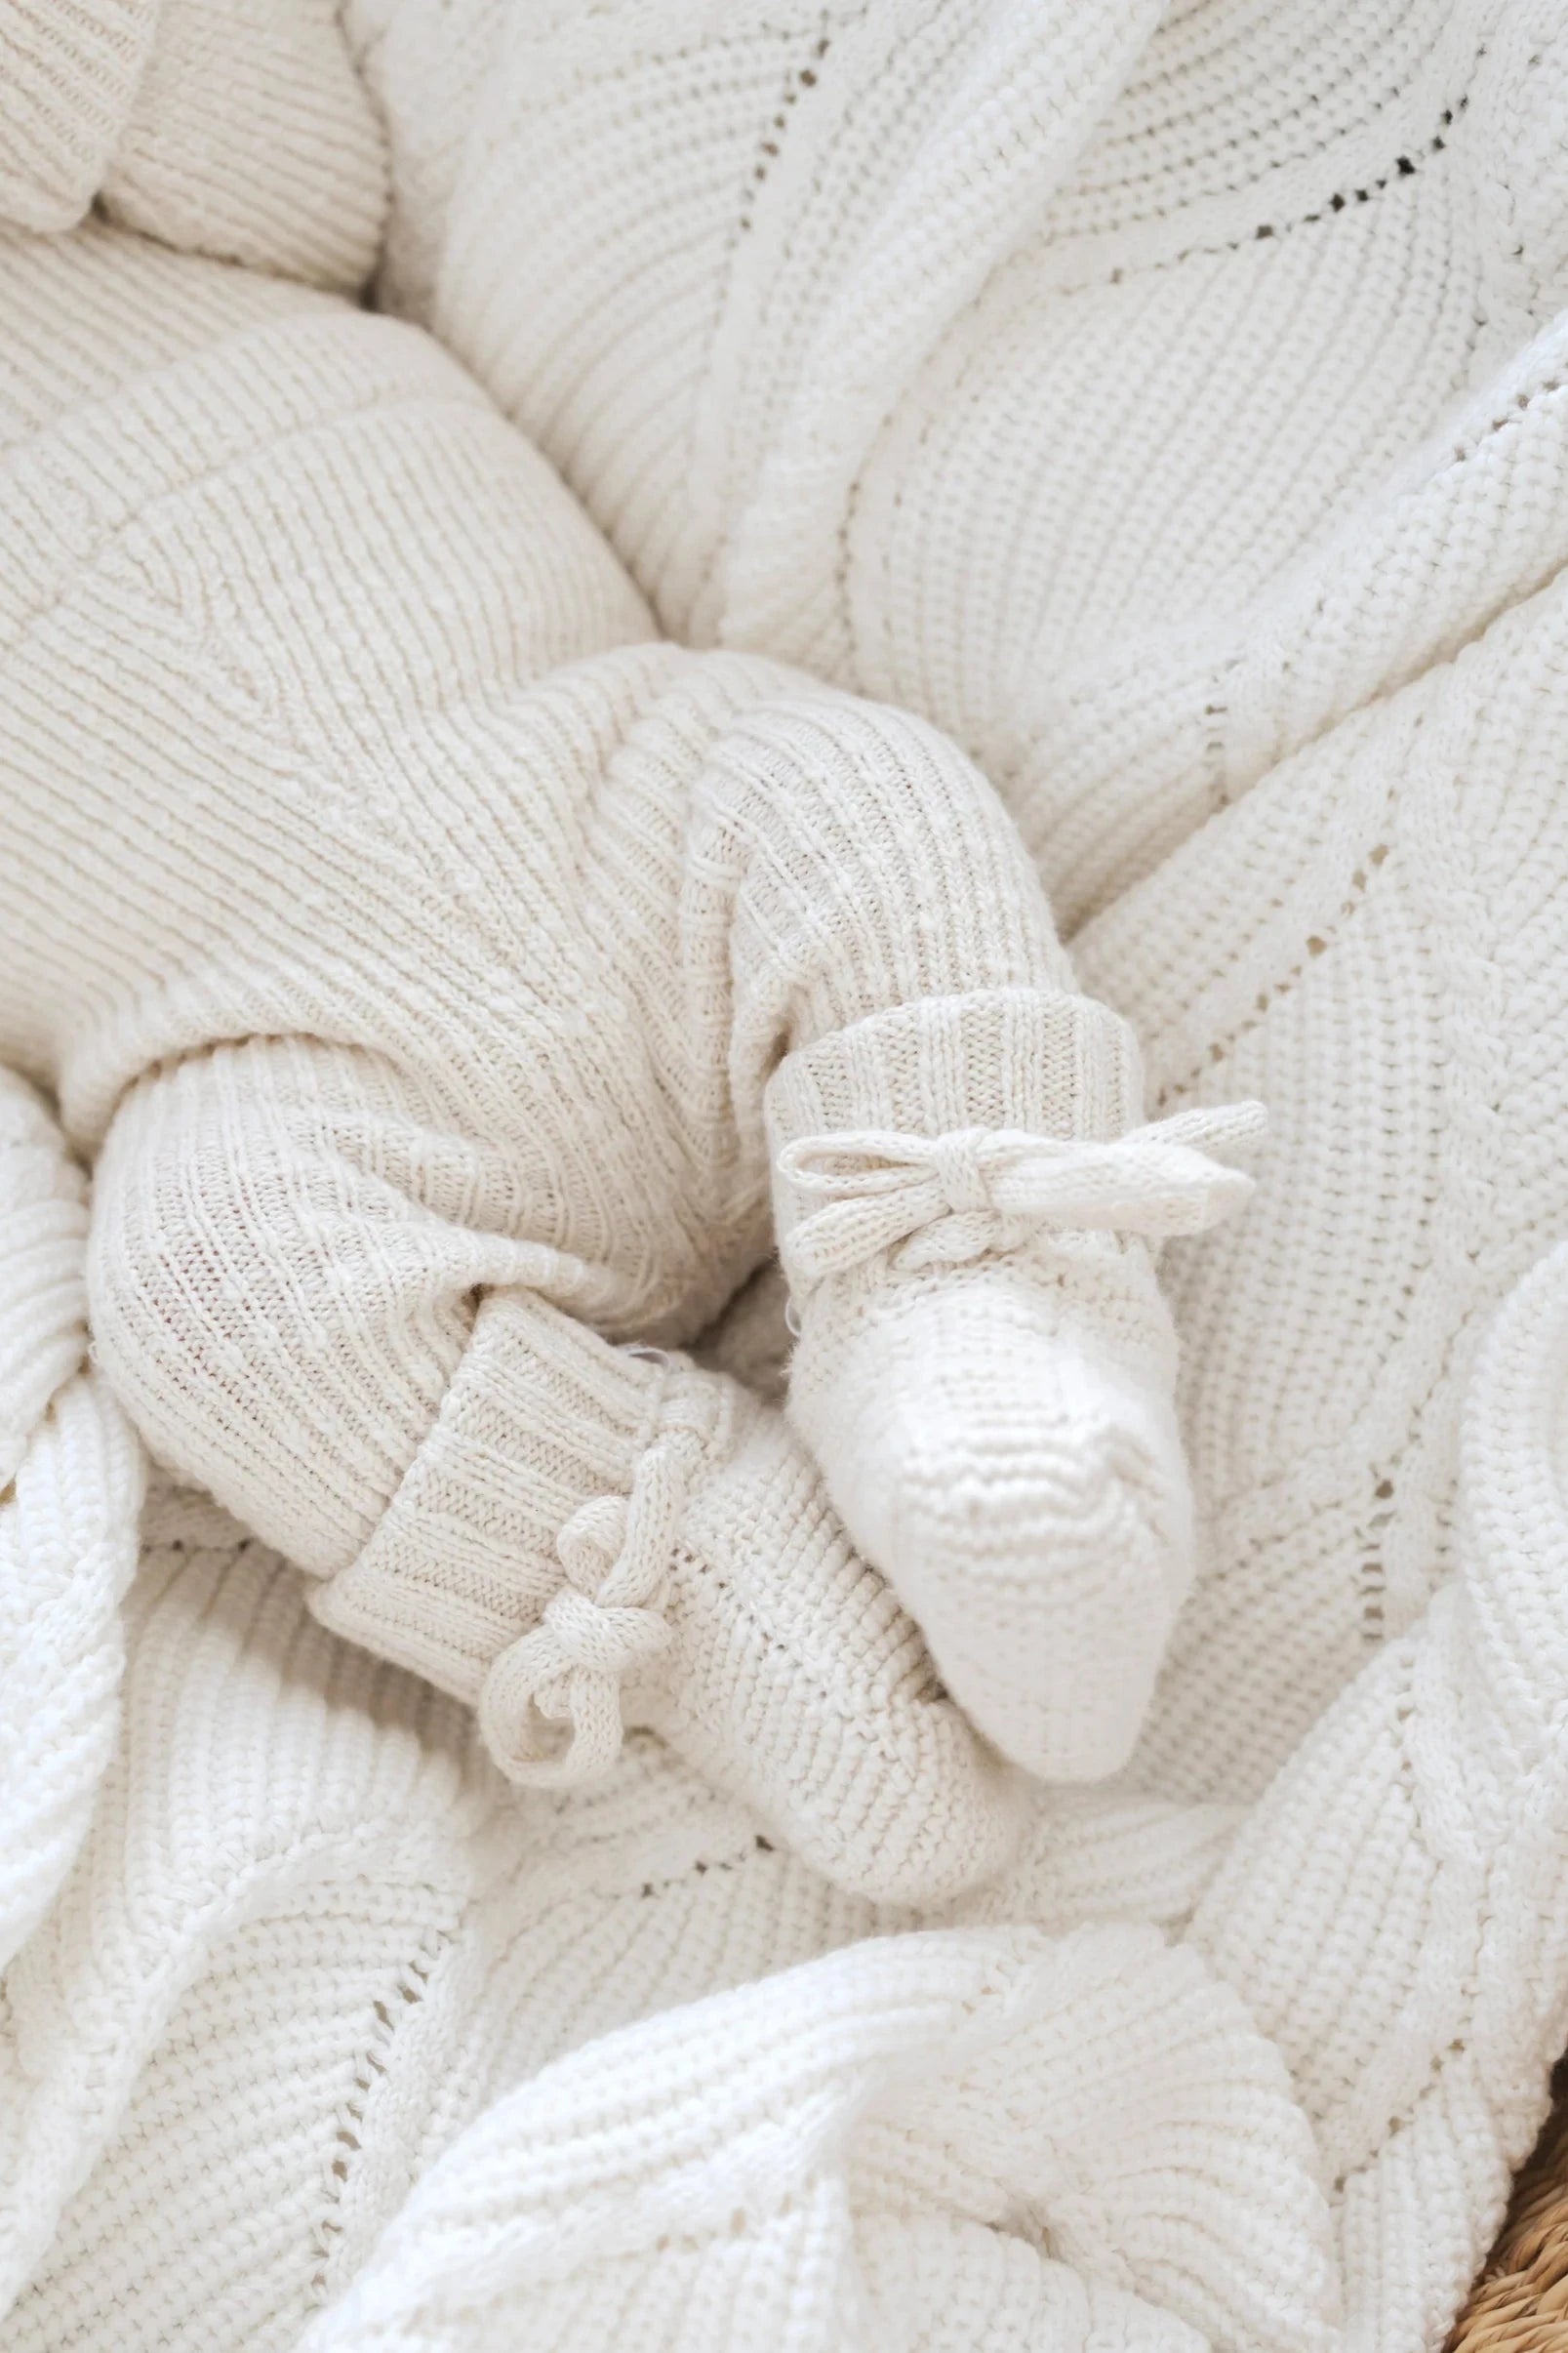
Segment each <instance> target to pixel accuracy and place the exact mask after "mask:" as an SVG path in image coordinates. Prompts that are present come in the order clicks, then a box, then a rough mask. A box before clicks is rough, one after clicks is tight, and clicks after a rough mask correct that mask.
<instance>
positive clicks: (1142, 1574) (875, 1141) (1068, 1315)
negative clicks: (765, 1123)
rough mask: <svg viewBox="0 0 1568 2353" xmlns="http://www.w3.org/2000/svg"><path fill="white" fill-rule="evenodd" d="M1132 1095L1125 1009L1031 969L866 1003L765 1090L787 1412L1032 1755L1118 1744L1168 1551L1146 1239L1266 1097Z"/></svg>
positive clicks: (1162, 1229)
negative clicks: (788, 1312) (1150, 1106)
mask: <svg viewBox="0 0 1568 2353" xmlns="http://www.w3.org/2000/svg"><path fill="white" fill-rule="evenodd" d="M1001 998H1005V999H1006V1000H1008V1001H1006V1002H999V1001H998V1000H999V999H1001ZM997 1069H1000V1070H1001V1071H1002V1072H1003V1073H1004V1074H1006V1076H1005V1079H1004V1081H1003V1082H1002V1084H1001V1085H998V1082H997V1081H996V1079H995V1078H994V1077H993V1076H990V1075H988V1074H989V1073H991V1072H993V1071H995V1070H997ZM972 1082H973V1083H972ZM1140 1091H1141V1081H1140V1076H1139V1072H1138V1066H1137V1060H1136V1051H1135V1049H1134V1047H1133V1044H1132V1040H1131V1037H1130V1035H1129V1034H1128V1033H1127V1032H1126V1029H1125V1025H1124V1024H1122V1023H1120V1022H1119V1021H1117V1020H1116V1019H1115V1017H1114V1016H1113V1015H1111V1014H1109V1013H1108V1012H1106V1009H1105V1008H1104V1007H1101V1006H1098V1005H1095V1004H1093V1003H1092V1002H1091V1001H1090V1000H1088V999H1086V998H1082V997H1074V996H1069V995H1065V994H1054V993H1046V992H1035V991H1016V992H997V993H986V994H985V995H982V996H978V997H975V998H953V999H946V1000H941V1001H940V1002H938V1003H936V1004H933V1005H929V1006H927V1007H920V1006H913V1007H908V1008H905V1009H903V1010H902V1011H901V1012H900V1013H898V1014H894V1015H879V1016H875V1017H873V1018H872V1020H871V1021H869V1022H864V1023H861V1024H858V1025H857V1026H856V1029H854V1030H851V1031H846V1032H842V1033H839V1034H838V1035H836V1036H832V1037H828V1038H825V1039H824V1040H821V1041H820V1042H819V1043H818V1044H817V1045H815V1046H813V1047H810V1048H808V1049H806V1050H805V1051H804V1052H802V1053H798V1054H796V1055H793V1056H791V1057H790V1058H789V1060H788V1061H786V1062H785V1063H784V1066H783V1067H782V1068H781V1070H780V1071H779V1073H778V1074H777V1075H776V1076H775V1079H774V1081H773V1086H772V1089H771V1090H770V1102H769V1116H770V1123H771V1125H772V1127H773V1131H774V1135H775V1140H776V1142H778V1147H779V1148H778V1154H777V1167H778V1177H779V1193H780V1197H781V1198H780V1228H781V1246H782V1256H783V1262H784V1272H785V1274H786V1276H787V1278H788V1279H789V1282H790V1287H791V1292H792V1297H793V1302H794V1308H793V1317H794V1322H795V1327H796V1330H797V1333H798V1346H797V1349H796V1353H795V1357H794V1360H793V1363H792V1366H791V1371H790V1388H789V1413H790V1417H791V1419H792V1420H793V1422H794V1424H795V1426H796V1428H797V1429H798V1430H799V1431H800V1433H801V1435H802V1437H803V1438H804V1439H805V1440H806V1442H807V1443H808V1445H809V1446H810V1447H811V1449H812V1451H813V1453H814V1454H815V1456H816V1458H817V1460H818V1462H819V1463H820V1464H821V1466H822V1469H823V1473H824V1480H825V1482H826V1486H827V1490H828V1493H829V1494H830V1495H831V1497H832V1500H833V1502H834V1503H835V1504H836V1506H837V1508H838V1510H839V1512H840V1513H841V1515H842V1517H843V1520H844V1524H845V1526H846V1528H847V1529H848V1530H849V1531H850V1533H851V1535H852V1536H853V1538H854V1540H855V1541H856V1542H857V1543H858V1544H859V1545H860V1547H861V1549H862V1550H863V1551H864V1554H865V1555H866V1558H867V1559H868V1560H870V1561H872V1562H875V1563H876V1564H877V1566H879V1567H880V1568H882V1569H883V1570H884V1571H885V1572H886V1574H887V1576H888V1578H889V1579H890V1581H891V1582H892V1584H893V1586H894V1587H895V1589H896V1591H897V1592H898V1594H899V1595H900V1597H901V1599H902V1600H903V1601H904V1602H905V1605H906V1606H907V1607H908V1609H909V1611H910V1612H911V1614H912V1616H913V1617H914V1618H915V1620H916V1621H917V1622H918V1624H919V1625H920V1627H921V1628H922V1630H923V1631H924V1633H925V1636H926V1639H927V1641H928V1642H929V1643H930V1645H931V1650H932V1655H933V1657H934V1659H935V1661H936V1663H937V1666H938V1668H939V1670H940V1672H941V1674H942V1676H943V1678H944V1681H945V1684H946V1686H947V1689H948V1690H949V1692H950V1693H951V1694H952V1696H953V1698H954V1699H955V1700H956V1701H957V1702H958V1704H959V1706H960V1707H962V1708H963V1709H964V1710H965V1712H966V1714H967V1715H968V1716H969V1717H970V1719H971V1721H972V1722H973V1723H974V1724H976V1725H977V1727H978V1728H979V1729H980V1730H981V1731H982V1732H983V1733H984V1734H985V1737H986V1738H987V1739H989V1740H991V1741H992V1742H994V1744H995V1745H996V1746H997V1747H998V1748H999V1749H1000V1750H1001V1751H1002V1752H1003V1754H1004V1755H1005V1756H1007V1757H1009V1758H1011V1759H1013V1760H1014V1761H1015V1762H1016V1763H1018V1764H1020V1765H1025V1767H1026V1768H1027V1769H1028V1770H1030V1771H1031V1772H1034V1773H1037V1774H1039V1775H1041V1776H1042V1777H1044V1778H1047V1779H1052V1780H1090V1779H1096V1778H1098V1777H1100V1776H1101V1775H1103V1774H1106V1773H1109V1772H1113V1771H1114V1770H1116V1768H1117V1767H1118V1766H1119V1765H1122V1764H1123V1763H1124V1762H1125V1761H1126V1758H1127V1756H1128V1753H1129V1752H1130V1750H1131V1748H1132V1745H1133V1742H1134V1740H1135V1739H1136V1737H1137V1734H1138V1730H1139V1726H1140V1724H1142V1721H1143V1718H1144V1715H1145V1712H1146V1708H1147V1705H1148V1701H1149V1697H1150V1694H1151V1692H1152V1688H1153V1684H1154V1679H1155V1676H1156V1674H1157V1672H1158V1669H1159V1665H1160V1660H1161V1658H1162V1656H1163V1653H1164V1650H1165V1646H1166V1643H1167V1640H1168V1638H1169V1635H1170V1632H1171V1628H1172V1625H1173V1623H1174V1621H1175V1617H1176V1614H1177V1611H1178V1609H1179V1608H1180V1606H1181V1603H1182V1601H1183V1599H1184V1597H1185V1595H1186V1588H1187V1585H1188V1582H1189V1580H1190V1576H1191V1556H1192V1526H1191V1501H1190V1495H1189V1491H1188V1484H1187V1476H1186V1463H1185V1460H1184V1456H1183V1451H1182V1444H1181V1439H1180V1435H1179V1433H1178V1430H1177V1425H1176V1417H1175V1410H1174V1405H1173V1398H1172V1391H1173V1383H1174V1376H1175V1369H1176V1338H1175V1332H1174V1329H1173V1327H1172V1324H1171V1319H1170V1315H1169V1311H1168V1309H1167V1308H1166V1306H1165V1303H1164V1300H1163V1299H1162V1297H1161V1295H1160V1291H1159V1288H1158V1285H1157V1283H1156V1281H1155V1278H1154V1270H1153V1263H1152V1259H1151V1255H1150V1251H1149V1248H1148V1246H1147V1245H1148V1243H1149V1241H1151V1240H1154V1239H1157V1238H1158V1237H1161V1236H1165V1235H1171V1234H1190V1233H1195V1232H1197V1231H1199V1230H1200V1229H1201V1228H1203V1227H1205V1226H1208V1225H1210V1224H1212V1223H1213V1222H1214V1221H1215V1220H1216V1219H1217V1218H1219V1217H1221V1216H1223V1215H1224V1214H1225V1213H1226V1211H1227V1210H1228V1209H1229V1208H1231V1207H1232V1206H1233V1205H1235V1204H1236V1203H1237V1202H1238V1201H1239V1200H1241V1199H1243V1198H1244V1197H1246V1195H1247V1193H1248V1192H1249V1191H1250V1190H1251V1181H1250V1179H1249V1178H1247V1177H1246V1176H1244V1175H1242V1174H1241V1173H1240V1172H1239V1171H1237V1170H1234V1169H1230V1168H1226V1167H1224V1166H1222V1165H1220V1164H1219V1163H1218V1162H1217V1161H1215V1160H1213V1159H1211V1158H1209V1157H1208V1156H1207V1153H1206V1151H1205V1150H1204V1148H1205V1147H1208V1148H1212V1149H1218V1150H1225V1149H1227V1148H1229V1147H1231V1146H1235V1145H1239V1144H1241V1143H1243V1142H1245V1141H1246V1140H1247V1139H1248V1138H1250V1137H1252V1136H1254V1135H1256V1134H1257V1133H1258V1132H1259V1130H1260V1128H1261V1126H1262V1119H1263V1115H1262V1112H1261V1110H1260V1108H1259V1107H1258V1106H1256V1105H1240V1106H1236V1107H1233V1108H1230V1109H1226V1110H1219V1111H1207V1110H1199V1111H1192V1112H1186V1113H1181V1114H1178V1115H1177V1116H1175V1117H1174V1118H1171V1119H1166V1120H1162V1121H1160V1122H1158V1123H1157V1124H1155V1125H1152V1126H1142V1125H1139V1124H1137V1120H1138V1114H1139V1095H1140ZM999 1098H1000V1099H999ZM1020 1107H1022V1109H1023V1112H1024V1116H1025V1118H1026V1119H1027V1121H1028V1124H1027V1126H1026V1127H1025V1126H1024V1125H1022V1124H1021V1123H1020V1117H1019V1111H1020ZM868 1111H869V1113H870V1115H871V1116H870V1118H869V1119H868V1118H867V1116H866V1114H867V1112H868ZM977 1112H978V1113H979V1115H980V1119H981V1120H984V1121H985V1122H986V1123H985V1124H980V1123H979V1122H978V1121H977V1119H976V1114H977ZM1004 1118H1005V1119H1006V1120H1007V1124H1005V1125H1003V1124H1002V1123H1001V1121H1002V1119H1004ZM873 1121H874V1122H875V1124H873V1123H872V1122H873ZM781 1138H782V1139H784V1140H783V1141H780V1139H781Z"/></svg>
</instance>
